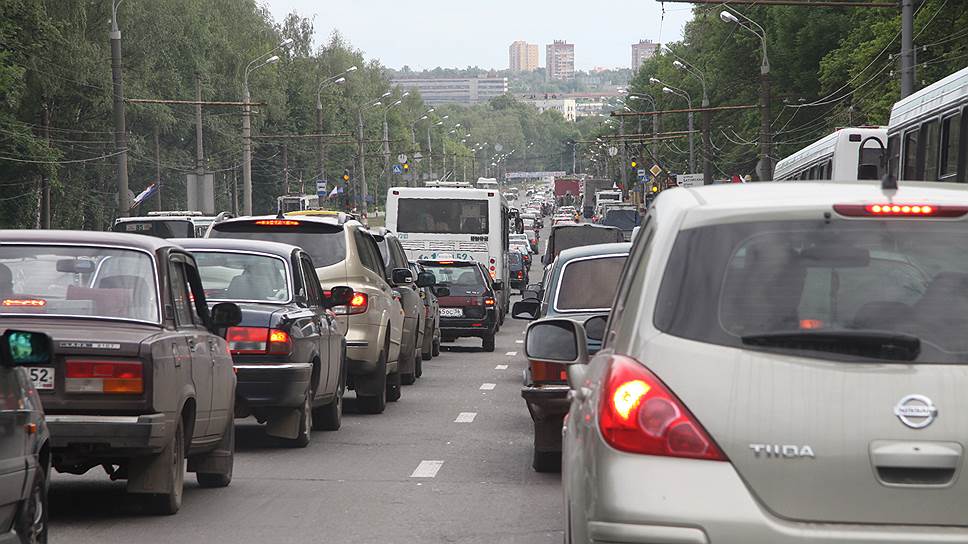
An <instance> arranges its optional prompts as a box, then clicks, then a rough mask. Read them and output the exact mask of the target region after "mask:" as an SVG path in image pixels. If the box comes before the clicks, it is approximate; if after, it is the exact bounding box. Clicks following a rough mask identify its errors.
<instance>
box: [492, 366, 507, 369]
mask: <svg viewBox="0 0 968 544" xmlns="http://www.w3.org/2000/svg"><path fill="white" fill-rule="evenodd" d="M507 369H508V365H497V366H496V367H494V370H507Z"/></svg>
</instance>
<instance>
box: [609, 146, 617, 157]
mask: <svg viewBox="0 0 968 544" xmlns="http://www.w3.org/2000/svg"><path fill="white" fill-rule="evenodd" d="M615 155H618V148H617V147H615V146H614V145H613V146H610V147H609V148H608V156H609V157H614V156H615Z"/></svg>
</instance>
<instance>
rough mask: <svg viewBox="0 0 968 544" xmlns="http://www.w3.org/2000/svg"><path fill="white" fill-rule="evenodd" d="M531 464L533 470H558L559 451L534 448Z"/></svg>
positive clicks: (559, 462)
mask: <svg viewBox="0 0 968 544" xmlns="http://www.w3.org/2000/svg"><path fill="white" fill-rule="evenodd" d="M531 466H532V467H533V468H534V471H535V472H560V471H561V452H560V451H538V450H534V457H533V459H532V461H531Z"/></svg>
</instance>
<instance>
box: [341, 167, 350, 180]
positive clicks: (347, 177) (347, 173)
mask: <svg viewBox="0 0 968 544" xmlns="http://www.w3.org/2000/svg"><path fill="white" fill-rule="evenodd" d="M349 180H350V171H349V169H348V168H344V169H343V181H347V182H348V181H349Z"/></svg>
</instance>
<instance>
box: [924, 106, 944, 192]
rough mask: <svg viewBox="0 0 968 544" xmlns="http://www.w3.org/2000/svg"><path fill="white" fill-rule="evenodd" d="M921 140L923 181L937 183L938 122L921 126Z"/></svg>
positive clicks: (933, 121)
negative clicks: (922, 146)
mask: <svg viewBox="0 0 968 544" xmlns="http://www.w3.org/2000/svg"><path fill="white" fill-rule="evenodd" d="M921 131H922V133H921V138H922V139H923V141H924V177H923V179H924V181H937V179H938V154H939V151H940V147H941V146H940V145H939V138H938V135H939V124H938V120H937V119H934V120H932V121H928V122H926V123H924V125H922V126H921Z"/></svg>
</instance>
